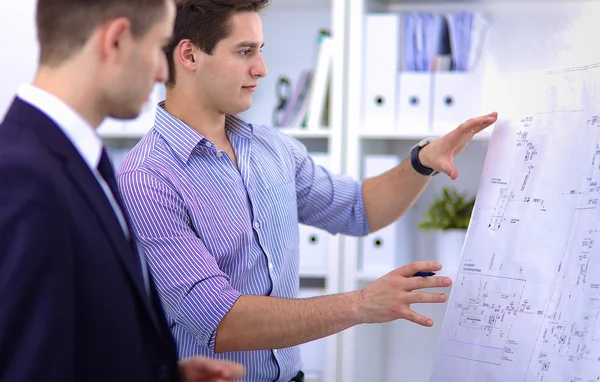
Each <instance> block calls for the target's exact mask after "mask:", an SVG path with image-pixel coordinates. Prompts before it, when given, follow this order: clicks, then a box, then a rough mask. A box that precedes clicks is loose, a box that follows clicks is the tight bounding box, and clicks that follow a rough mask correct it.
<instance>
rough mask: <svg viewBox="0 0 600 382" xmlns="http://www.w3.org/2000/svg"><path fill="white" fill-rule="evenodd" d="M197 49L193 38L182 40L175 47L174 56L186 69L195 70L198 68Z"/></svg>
mask: <svg viewBox="0 0 600 382" xmlns="http://www.w3.org/2000/svg"><path fill="white" fill-rule="evenodd" d="M196 52H197V49H196V47H195V46H194V44H192V41H191V40H181V41H179V44H177V47H176V48H175V52H173V53H174V58H175V61H176V62H179V64H180V65H181V66H183V68H184V69H185V70H188V71H190V72H193V71H195V70H196V68H197V63H198V57H197V53H196Z"/></svg>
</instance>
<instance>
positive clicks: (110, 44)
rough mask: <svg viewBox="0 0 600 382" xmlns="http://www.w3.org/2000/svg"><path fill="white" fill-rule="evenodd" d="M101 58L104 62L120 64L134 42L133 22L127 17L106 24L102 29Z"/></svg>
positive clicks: (100, 35)
mask: <svg viewBox="0 0 600 382" xmlns="http://www.w3.org/2000/svg"><path fill="white" fill-rule="evenodd" d="M99 38H100V56H101V57H102V59H103V60H106V61H109V62H113V63H118V62H120V61H121V60H122V58H123V57H124V54H123V53H124V52H126V51H127V50H128V49H130V44H131V41H132V35H131V21H129V19H127V18H125V17H119V18H116V19H112V20H109V21H107V22H105V23H104V24H103V25H102V26H101V27H100V34H99Z"/></svg>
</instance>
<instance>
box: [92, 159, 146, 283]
mask: <svg viewBox="0 0 600 382" xmlns="http://www.w3.org/2000/svg"><path fill="white" fill-rule="evenodd" d="M98 172H99V173H100V175H102V178H104V181H105V182H106V184H108V187H109V188H110V191H111V192H112V194H113V197H114V198H115V200H116V201H117V204H118V205H119V208H120V209H121V213H122V214H123V218H124V219H125V224H126V226H127V230H128V231H129V246H130V247H131V250H132V251H133V253H135V254H136V255H138V256H139V257H140V266H141V270H142V275H143V278H144V284H145V286H146V291H147V292H149V284H148V276H147V272H146V262H145V260H144V259H143V258H142V257H141V253H139V251H138V248H137V245H136V243H135V238H134V234H133V231H132V230H131V222H130V220H129V215H128V214H127V210H126V209H125V206H124V205H123V200H122V199H121V194H120V193H119V188H118V187H117V179H116V178H115V171H114V169H113V166H112V163H111V162H110V159H109V157H108V153H107V152H106V149H105V148H102V155H101V156H100V162H99V163H98Z"/></svg>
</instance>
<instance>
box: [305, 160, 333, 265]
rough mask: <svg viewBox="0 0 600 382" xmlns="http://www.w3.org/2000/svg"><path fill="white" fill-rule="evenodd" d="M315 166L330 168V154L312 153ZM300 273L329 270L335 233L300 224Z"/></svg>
mask: <svg viewBox="0 0 600 382" xmlns="http://www.w3.org/2000/svg"><path fill="white" fill-rule="evenodd" d="M310 156H311V158H312V160H313V162H314V164H315V166H321V167H322V168H324V169H328V168H329V164H330V161H329V155H328V154H327V153H311V155H310ZM299 233H300V274H301V275H320V274H326V273H327V270H328V266H327V265H328V263H329V257H330V256H331V255H330V254H331V253H332V251H331V248H330V245H331V241H332V240H333V239H332V238H333V235H331V234H330V233H329V232H327V231H325V230H322V229H319V228H316V227H312V226H309V225H304V224H300V225H299Z"/></svg>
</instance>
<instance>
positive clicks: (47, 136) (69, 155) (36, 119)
mask: <svg viewBox="0 0 600 382" xmlns="http://www.w3.org/2000/svg"><path fill="white" fill-rule="evenodd" d="M6 120H14V121H16V122H17V123H19V125H21V126H23V128H28V129H33V130H35V131H34V134H35V135H36V136H38V137H39V138H40V142H42V143H43V144H44V145H45V146H46V147H47V148H48V150H49V151H50V152H52V153H54V154H55V155H56V156H57V157H58V158H60V160H61V162H63V166H64V169H65V174H66V175H67V177H68V178H69V179H70V180H71V183H72V184H73V186H74V187H75V188H76V189H77V190H78V192H79V193H80V194H81V196H82V197H83V198H84V199H85V200H86V202H87V204H88V206H89V207H90V209H91V210H92V211H93V212H94V214H95V215H96V217H97V218H98V220H99V221H100V222H101V226H102V228H103V231H104V233H105V234H106V236H107V237H108V239H109V241H110V244H111V246H112V247H113V249H114V251H113V253H114V254H115V255H116V256H117V258H118V260H119V263H120V264H121V266H122V267H123V269H124V271H125V273H126V274H127V276H128V278H129V280H130V282H131V285H132V287H133V289H134V290H135V291H136V293H137V294H138V297H139V298H140V299H141V301H142V304H143V306H144V308H145V310H146V311H147V313H148V315H149V316H150V318H151V320H152V322H153V323H154V325H155V327H156V329H157V331H158V333H159V334H160V335H161V336H162V334H163V331H162V330H161V327H160V325H159V320H158V317H157V313H156V310H155V309H154V307H153V306H152V302H151V298H150V296H148V294H147V293H146V291H145V288H144V281H143V276H142V269H141V265H140V260H139V257H138V254H137V253H134V252H133V251H132V249H131V247H130V245H129V243H128V241H127V238H126V237H125V234H124V233H123V230H122V228H121V225H120V223H119V220H118V219H117V216H116V215H115V213H114V210H113V209H112V205H111V204H110V202H109V201H108V198H107V197H106V194H105V193H104V191H103V190H102V187H101V186H100V184H99V183H98V181H97V179H96V177H95V176H94V174H93V173H92V171H91V170H90V168H89V167H88V165H87V164H86V163H85V161H84V160H83V158H82V157H81V155H80V154H79V152H77V150H76V149H75V147H74V146H73V144H72V143H71V142H70V141H69V139H68V138H67V137H66V136H65V135H64V134H63V132H62V131H61V130H60V128H59V127H58V126H56V124H55V123H54V122H53V121H52V120H50V119H49V118H48V117H47V116H46V115H45V114H43V113H42V112H40V111H39V110H38V109H36V108H34V107H33V106H31V105H30V104H28V103H26V102H23V101H21V100H20V99H18V98H17V99H15V101H14V103H13V105H12V106H11V108H10V109H9V111H8V113H7V114H6ZM129 229H130V232H132V231H131V228H129ZM132 234H133V232H132Z"/></svg>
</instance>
